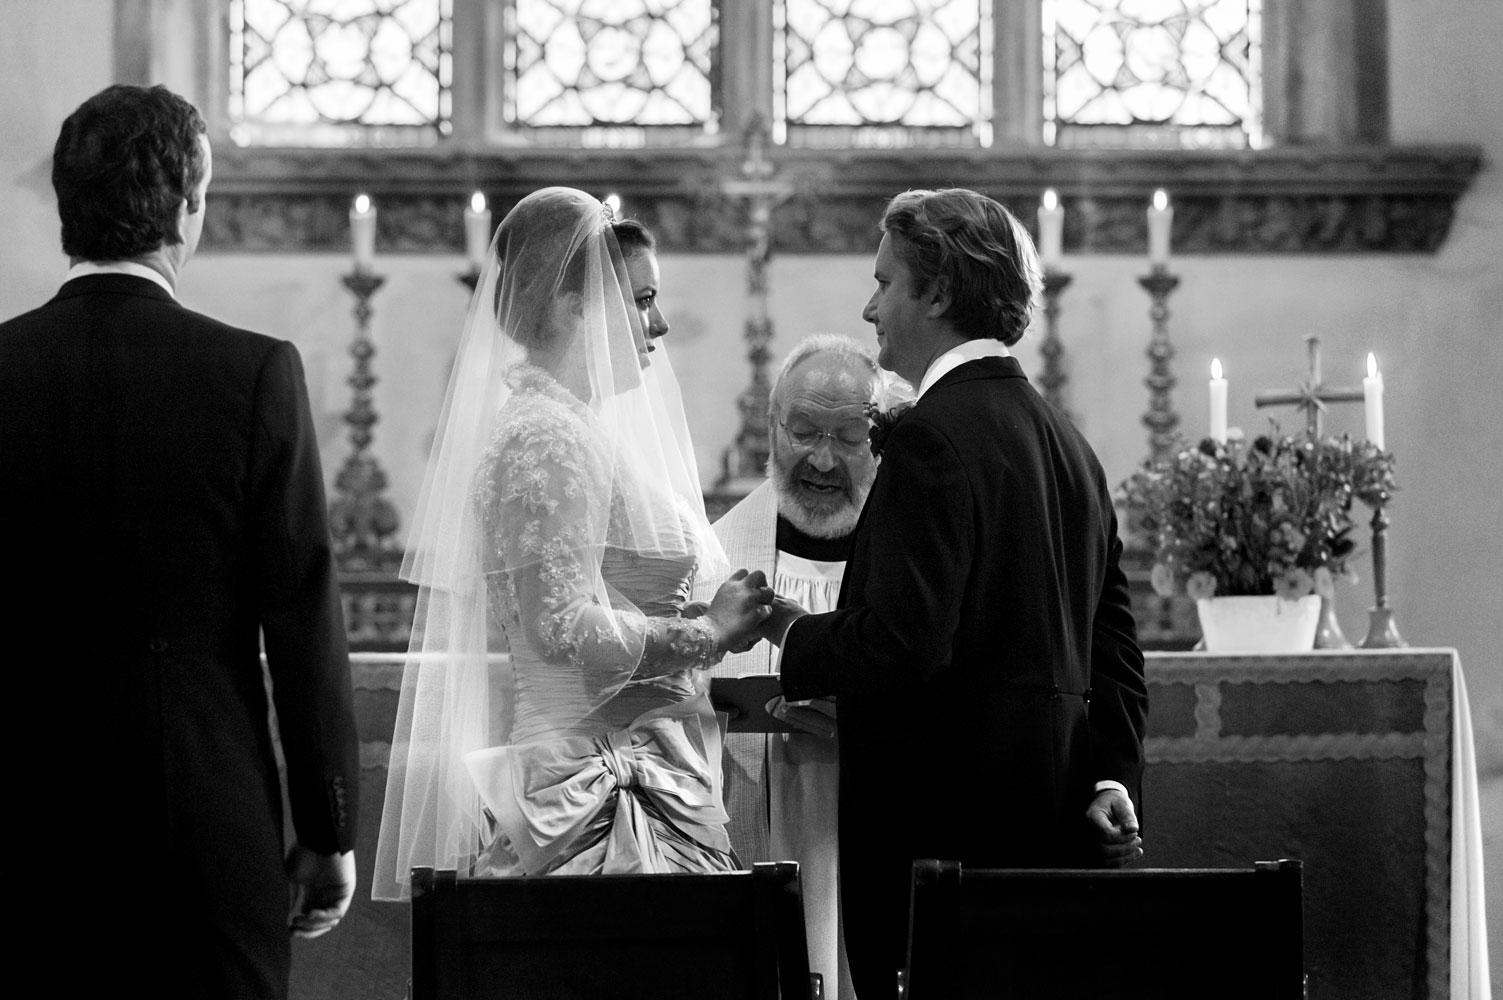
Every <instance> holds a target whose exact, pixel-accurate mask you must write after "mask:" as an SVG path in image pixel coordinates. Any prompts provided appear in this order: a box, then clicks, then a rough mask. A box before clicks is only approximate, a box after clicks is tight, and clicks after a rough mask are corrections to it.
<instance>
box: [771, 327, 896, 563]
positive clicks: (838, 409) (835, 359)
mask: <svg viewBox="0 0 1503 1000" xmlns="http://www.w3.org/2000/svg"><path fill="white" fill-rule="evenodd" d="M872 382H873V376H872V373H871V371H870V369H868V368H867V367H866V366H865V365H863V364H861V363H860V362H858V361H853V360H851V359H848V358H842V357H840V356H839V355H836V354H831V353H829V352H822V353H816V354H812V355H810V356H809V357H807V358H805V359H804V360H803V361H800V362H799V363H798V364H797V365H796V366H795V367H794V368H793V369H792V370H791V371H789V372H788V373H787V375H785V376H784V377H783V382H782V384H781V385H780V386H779V389H778V394H777V400H776V404H775V405H776V411H775V413H774V415H773V416H774V420H773V427H772V477H773V485H774V488H775V489H776V491H777V495H778V513H780V514H782V515H783V516H784V517H786V518H788V520H789V521H791V522H793V525H794V527H796V528H798V529H799V530H800V531H802V532H804V533H805V534H808V535H813V536H814V537H816V538H838V537H840V536H841V535H845V534H849V533H850V532H851V531H853V530H855V528H856V520H857V518H859V517H860V516H861V507H862V505H863V504H865V503H866V495H867V493H868V492H869V491H870V490H871V485H872V480H873V479H874V478H876V475H877V460H876V458H875V457H873V455H872V453H871V447H870V444H869V438H868V434H869V430H870V424H869V422H868V421H867V418H866V409H865V407H866V403H867V401H868V400H870V399H871V397H872Z"/></svg>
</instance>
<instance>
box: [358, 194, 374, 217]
mask: <svg viewBox="0 0 1503 1000" xmlns="http://www.w3.org/2000/svg"><path fill="white" fill-rule="evenodd" d="M370 210H371V198H370V195H368V194H357V195H356V196H355V211H356V212H358V213H360V214H361V215H364V214H365V213H366V212H369V211H370Z"/></svg>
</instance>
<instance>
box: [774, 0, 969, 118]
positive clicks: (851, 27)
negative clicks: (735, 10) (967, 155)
mask: <svg viewBox="0 0 1503 1000" xmlns="http://www.w3.org/2000/svg"><path fill="white" fill-rule="evenodd" d="M991 7H992V5H991V2H990V0H777V2H776V3H775V4H774V7H773V11H774V27H773V37H774V46H773V52H774V63H773V66H774V68H773V86H774V95H773V100H774V113H773V120H774V140H775V141H778V142H783V141H789V142H793V143H795V144H807V145H840V146H847V145H848V146H863V145H966V144H969V145H989V144H990V142H991V123H992V113H991V86H992V36H993V29H992V21H991Z"/></svg>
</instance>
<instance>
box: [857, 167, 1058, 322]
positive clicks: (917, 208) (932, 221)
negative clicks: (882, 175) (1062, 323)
mask: <svg viewBox="0 0 1503 1000" xmlns="http://www.w3.org/2000/svg"><path fill="white" fill-rule="evenodd" d="M882 230H883V232H886V233H895V234H897V235H898V236H901V237H903V240H902V242H901V243H897V244H896V245H895V247H894V249H895V251H896V252H897V256H898V259H899V260H901V261H902V262H903V263H904V264H906V265H907V266H908V270H909V273H910V274H911V275H912V278H913V282H912V291H913V294H914V295H921V294H924V293H927V292H929V291H930V290H931V289H932V288H933V287H934V285H935V284H936V282H937V283H939V284H940V285H942V286H943V288H944V290H945V291H946V292H947V293H948V294H949V296H950V308H949V309H948V310H946V312H945V315H944V318H945V319H948V320H949V321H950V323H951V324H952V325H953V326H954V327H955V330H956V331H957V332H958V333H960V334H962V335H963V336H965V337H968V338H970V339H972V340H979V339H982V338H986V337H990V338H992V339H994V340H1000V341H1002V343H1004V344H1006V345H1008V346H1009V347H1010V346H1012V345H1013V344H1016V343H1017V342H1018V340H1019V339H1020V338H1021V337H1022V336H1023V332H1024V331H1025V330H1027V329H1028V322H1029V318H1030V316H1031V315H1032V312H1033V306H1034V303H1035V302H1036V301H1037V300H1038V296H1039V293H1040V292H1041V291H1042V289H1043V280H1044V279H1043V272H1042V270H1041V268H1040V267H1039V258H1038V252H1037V251H1036V250H1035V249H1034V247H1033V238H1032V237H1030V236H1029V235H1028V230H1027V229H1025V228H1023V224H1022V223H1021V222H1019V221H1018V220H1017V218H1016V217H1014V216H1013V214H1012V213H1011V212H1009V211H1008V210H1007V209H1005V208H1003V207H1002V206H1001V205H1000V204H998V203H997V202H996V201H993V200H992V199H991V198H988V197H986V196H985V195H981V194H977V193H976V192H975V191H969V190H966V189H965V188H945V189H943V190H939V191H905V192H903V193H902V194H900V195H898V196H897V197H895V198H893V200H892V201H890V202H889V203H888V205H887V211H886V212H885V213H884V214H883V216H882Z"/></svg>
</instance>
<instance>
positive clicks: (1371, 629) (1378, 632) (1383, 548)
mask: <svg viewBox="0 0 1503 1000" xmlns="http://www.w3.org/2000/svg"><path fill="white" fill-rule="evenodd" d="M1387 508H1388V505H1387V502H1386V500H1385V501H1384V502H1382V503H1379V504H1378V505H1377V506H1376V507H1375V508H1373V519H1372V529H1373V607H1371V608H1369V609H1368V612H1367V637H1366V638H1364V639H1363V640H1362V648H1363V649H1397V648H1400V647H1403V646H1407V645H1409V643H1407V642H1405V641H1404V638H1403V636H1401V635H1399V627H1398V625H1396V624H1395V623H1394V620H1393V609H1392V608H1390V607H1389V606H1388V509H1387Z"/></svg>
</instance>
